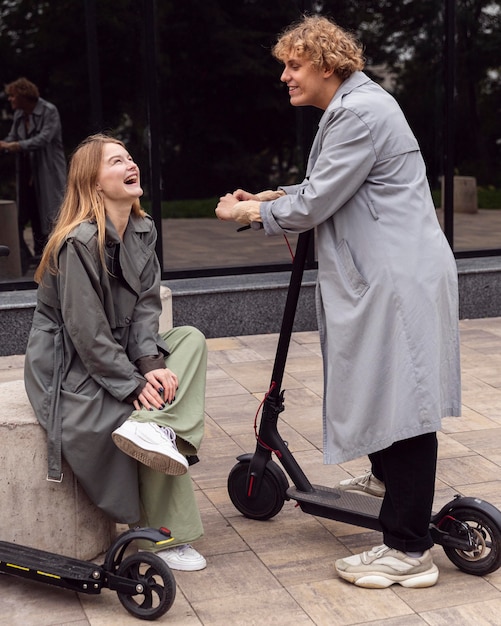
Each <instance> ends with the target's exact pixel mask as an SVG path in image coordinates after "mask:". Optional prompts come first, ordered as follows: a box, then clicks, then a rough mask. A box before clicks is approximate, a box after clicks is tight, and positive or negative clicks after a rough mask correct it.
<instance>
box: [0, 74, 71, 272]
mask: <svg viewBox="0 0 501 626" xmlns="http://www.w3.org/2000/svg"><path fill="white" fill-rule="evenodd" d="M5 93H6V94H7V97H8V99H9V102H10V104H11V106H12V109H13V110H14V118H13V121H12V126H11V129H10V131H9V133H8V135H7V136H6V137H5V138H4V139H3V140H2V141H0V150H3V151H4V152H7V153H13V154H15V156H16V192H17V209H18V225H19V248H20V252H21V267H22V270H23V273H25V272H26V270H27V269H28V267H29V266H30V265H32V264H37V263H38V261H39V260H40V256H41V254H42V252H43V249H44V246H45V244H46V242H47V239H48V236H49V233H50V231H51V229H52V223H53V221H54V218H55V217H56V215H57V212H58V210H59V206H60V204H61V202H62V199H63V195H64V188H65V185H66V158H65V154H64V149H63V141H62V129H61V120H60V117H59V112H58V110H57V108H56V107H55V106H54V105H53V104H51V103H50V102H47V100H44V99H43V98H41V97H40V94H39V91H38V87H37V86H36V85H35V84H33V83H32V82H31V81H29V80H28V79H26V78H18V79H17V80H15V81H13V82H11V83H9V84H7V85H6V86H5ZM30 223H31V228H32V231H33V250H30V248H29V246H28V244H27V242H26V240H25V238H24V230H25V228H26V226H27V225H28V224H30Z"/></svg>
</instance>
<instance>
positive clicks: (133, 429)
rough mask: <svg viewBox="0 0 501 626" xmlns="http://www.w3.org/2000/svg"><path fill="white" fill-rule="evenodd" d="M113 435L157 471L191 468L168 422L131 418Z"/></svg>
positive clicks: (122, 447) (174, 472) (179, 471)
mask: <svg viewBox="0 0 501 626" xmlns="http://www.w3.org/2000/svg"><path fill="white" fill-rule="evenodd" d="M111 436H112V438H113V442H114V443H115V445H116V446H117V447H118V448H120V450H122V452H125V454H128V455H129V456H131V457H132V458H133V459H136V461H139V462H141V463H143V464H144V465H147V466H148V467H151V468H152V469H154V470H156V471H157V472H162V473H163V474H169V475H171V476H179V475H180V474H186V472H187V471H188V461H187V459H186V457H185V456H183V455H182V454H181V453H180V452H179V451H178V449H177V446H176V434H175V432H174V431H173V430H172V428H169V427H168V426H159V425H158V424H155V423H154V422H136V421H135V420H130V419H128V420H126V421H125V422H124V423H123V424H122V425H121V426H120V427H119V428H117V429H116V430H115V431H113V432H112V433H111Z"/></svg>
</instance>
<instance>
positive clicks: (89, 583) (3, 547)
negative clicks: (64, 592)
mask: <svg viewBox="0 0 501 626" xmlns="http://www.w3.org/2000/svg"><path fill="white" fill-rule="evenodd" d="M0 572H5V573H7V574H12V575H13V576H21V577H23V578H30V579H32V580H39V581H41V582H44V583H48V584H51V585H55V586H57V587H65V588H66V589H68V588H69V589H74V590H75V591H82V592H84V593H99V592H100V589H101V588H102V586H103V579H104V574H103V569H102V568H101V567H100V566H99V565H96V564H95V563H91V562H89V561H80V560H78V559H73V558H71V557H67V556H63V555H59V554H53V553H52V552H45V551H44V550H37V549H35V548H30V547H28V546H21V545H18V544H15V543H9V542H6V541H0Z"/></svg>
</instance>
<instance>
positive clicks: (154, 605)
mask: <svg viewBox="0 0 501 626" xmlns="http://www.w3.org/2000/svg"><path fill="white" fill-rule="evenodd" d="M117 575H118V576H124V577H125V578H130V579H131V580H134V581H136V582H137V593H136V594H134V595H132V594H128V593H123V592H118V591H117V595H118V599H119V600H120V602H121V603H122V605H123V606H124V607H125V608H126V609H127V611H129V613H131V614H132V615H134V617H138V618H139V619H144V620H154V619H157V618H158V617H161V616H162V615H164V613H167V611H168V610H169V609H170V607H171V606H172V604H173V602H174V598H175V597H176V579H175V578H174V575H173V574H172V572H171V570H170V567H169V566H168V565H167V563H165V562H164V561H163V560H162V559H161V558H160V557H159V556H157V555H156V554H154V553H152V552H138V553H137V554H131V555H130V556H128V557H127V558H125V559H124V560H123V561H122V562H121V563H120V566H119V567H118V570H117Z"/></svg>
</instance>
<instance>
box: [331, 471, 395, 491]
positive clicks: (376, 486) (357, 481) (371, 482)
mask: <svg viewBox="0 0 501 626" xmlns="http://www.w3.org/2000/svg"><path fill="white" fill-rule="evenodd" d="M338 488H339V489H341V491H363V492H364V493H368V494H370V495H371V496H377V497H378V498H384V494H385V493H386V487H385V485H384V483H383V482H382V481H381V480H379V478H376V477H375V476H374V474H373V473H372V472H371V471H370V470H368V471H367V472H365V474H363V475H362V476H355V478H347V479H346V480H342V481H341V482H340V483H339V485H338Z"/></svg>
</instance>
